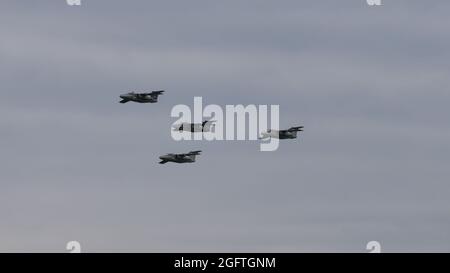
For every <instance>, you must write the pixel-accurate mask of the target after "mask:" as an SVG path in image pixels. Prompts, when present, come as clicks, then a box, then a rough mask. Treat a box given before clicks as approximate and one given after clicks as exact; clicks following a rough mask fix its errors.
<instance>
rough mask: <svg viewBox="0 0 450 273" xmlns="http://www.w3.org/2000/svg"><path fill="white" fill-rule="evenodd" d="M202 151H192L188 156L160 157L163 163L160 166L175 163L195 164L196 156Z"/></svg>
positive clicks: (168, 155) (167, 155) (171, 155)
mask: <svg viewBox="0 0 450 273" xmlns="http://www.w3.org/2000/svg"><path fill="white" fill-rule="evenodd" d="M201 152H202V151H192V152H189V153H186V154H166V155H163V156H160V157H159V159H161V161H160V162H159V164H166V163H167V162H175V163H193V162H195V156H197V155H200V153H201Z"/></svg>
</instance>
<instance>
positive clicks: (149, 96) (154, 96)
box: [120, 90, 164, 103]
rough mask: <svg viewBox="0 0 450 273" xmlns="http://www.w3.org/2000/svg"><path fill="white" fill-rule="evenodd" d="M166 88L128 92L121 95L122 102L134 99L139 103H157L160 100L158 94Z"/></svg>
mask: <svg viewBox="0 0 450 273" xmlns="http://www.w3.org/2000/svg"><path fill="white" fill-rule="evenodd" d="M162 93H164V90H160V91H153V92H151V93H134V92H130V93H127V94H123V95H120V98H121V99H122V100H121V101H120V103H127V102H129V101H134V102H138V103H155V102H158V96H159V95H162Z"/></svg>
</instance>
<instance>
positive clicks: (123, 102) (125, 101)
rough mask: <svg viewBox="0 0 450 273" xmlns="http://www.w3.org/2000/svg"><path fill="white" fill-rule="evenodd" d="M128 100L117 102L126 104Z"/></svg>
mask: <svg viewBox="0 0 450 273" xmlns="http://www.w3.org/2000/svg"><path fill="white" fill-rule="evenodd" d="M129 101H130V100H127V99H123V100H121V101H119V102H120V103H127V102H129Z"/></svg>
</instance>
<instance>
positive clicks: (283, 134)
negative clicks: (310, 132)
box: [260, 126, 303, 139]
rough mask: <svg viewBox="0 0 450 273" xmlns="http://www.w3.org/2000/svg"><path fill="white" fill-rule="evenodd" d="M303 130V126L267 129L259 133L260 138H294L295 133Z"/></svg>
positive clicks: (295, 136)
mask: <svg viewBox="0 0 450 273" xmlns="http://www.w3.org/2000/svg"><path fill="white" fill-rule="evenodd" d="M298 132H303V126H298V127H291V128H289V129H287V130H272V129H269V130H267V131H266V132H263V133H261V135H262V137H261V138H260V139H266V138H272V137H273V138H278V139H294V138H297V133H298Z"/></svg>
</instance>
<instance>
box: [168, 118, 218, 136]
mask: <svg viewBox="0 0 450 273" xmlns="http://www.w3.org/2000/svg"><path fill="white" fill-rule="evenodd" d="M214 122H215V120H205V121H203V122H202V123H188V122H183V123H181V124H174V125H173V130H174V131H180V132H181V131H187V132H191V133H197V132H210V131H211V128H214Z"/></svg>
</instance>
